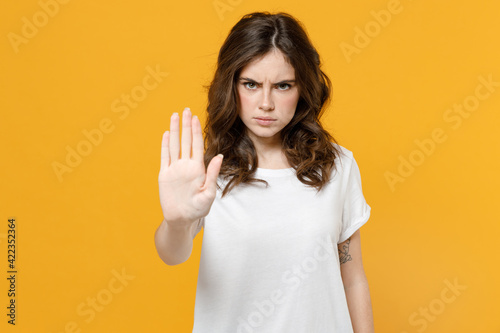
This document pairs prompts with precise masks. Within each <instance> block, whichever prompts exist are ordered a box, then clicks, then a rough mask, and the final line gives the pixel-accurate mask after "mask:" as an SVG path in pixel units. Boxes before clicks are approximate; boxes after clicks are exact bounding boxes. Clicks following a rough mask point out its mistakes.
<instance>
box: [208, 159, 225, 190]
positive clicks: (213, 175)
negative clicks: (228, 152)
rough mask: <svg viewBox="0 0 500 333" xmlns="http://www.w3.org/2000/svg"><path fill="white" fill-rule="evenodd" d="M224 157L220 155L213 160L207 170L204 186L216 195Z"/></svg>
mask: <svg viewBox="0 0 500 333" xmlns="http://www.w3.org/2000/svg"><path fill="white" fill-rule="evenodd" d="M223 158H224V156H222V154H219V155H217V156H215V157H214V158H212V160H211V161H210V163H209V164H208V168H207V177H206V179H205V185H204V186H203V187H204V188H205V189H206V190H207V191H208V192H209V193H215V191H216V190H217V176H218V175H219V172H220V168H221V166H222V160H223Z"/></svg>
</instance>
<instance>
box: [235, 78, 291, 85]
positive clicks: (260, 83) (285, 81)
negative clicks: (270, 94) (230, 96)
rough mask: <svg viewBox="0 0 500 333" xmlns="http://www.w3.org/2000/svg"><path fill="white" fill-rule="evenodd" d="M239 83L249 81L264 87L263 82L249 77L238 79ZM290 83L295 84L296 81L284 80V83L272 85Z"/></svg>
mask: <svg viewBox="0 0 500 333" xmlns="http://www.w3.org/2000/svg"><path fill="white" fill-rule="evenodd" d="M238 81H249V82H253V83H257V84H259V85H262V82H257V81H255V80H253V79H251V78H249V77H240V78H239V79H238ZM289 82H295V80H283V81H280V82H276V83H273V84H272V85H277V84H283V83H289Z"/></svg>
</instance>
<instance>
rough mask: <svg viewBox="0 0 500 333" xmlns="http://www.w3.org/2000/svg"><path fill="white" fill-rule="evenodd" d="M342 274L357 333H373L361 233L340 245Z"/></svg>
mask: <svg viewBox="0 0 500 333" xmlns="http://www.w3.org/2000/svg"><path fill="white" fill-rule="evenodd" d="M338 250H339V260H340V273H341V275H342V281H343V283H344V291H345V294H346V298H347V305H348V307H349V314H350V316H351V322H352V326H353V329H354V332H355V333H373V332H374V325H373V313H372V305H371V300H370V290H369V288H368V281H367V279H366V275H365V271H364V269H363V262H362V259H361V239H360V231H359V230H357V231H356V232H355V233H354V234H353V235H352V236H351V237H350V238H348V239H347V240H346V241H344V242H343V243H340V244H338Z"/></svg>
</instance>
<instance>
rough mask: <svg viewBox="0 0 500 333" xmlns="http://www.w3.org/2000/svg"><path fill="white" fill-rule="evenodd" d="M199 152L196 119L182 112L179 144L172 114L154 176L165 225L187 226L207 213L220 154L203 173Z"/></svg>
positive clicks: (176, 120) (200, 141)
mask: <svg viewBox="0 0 500 333" xmlns="http://www.w3.org/2000/svg"><path fill="white" fill-rule="evenodd" d="M181 148H182V150H181ZM191 150H192V154H191ZM203 153H204V145H203V136H202V133H201V124H200V121H199V119H198V117H196V116H194V117H192V116H191V111H190V110H189V109H188V108H186V109H184V112H183V117H182V142H181V143H179V115H178V114H177V113H174V114H173V115H172V117H171V119H170V131H166V132H165V133H164V134H163V138H162V144H161V166H160V173H159V175H158V184H159V191H160V204H161V207H162V210H163V217H164V218H165V220H166V221H168V222H169V223H173V224H175V225H179V226H188V225H190V224H191V223H194V222H196V221H198V219H200V218H202V217H204V216H206V215H207V214H208V213H209V211H210V207H211V206H212V203H213V201H214V199H215V194H216V190H217V176H218V174H219V171H220V167H221V164H222V155H217V156H215V157H214V158H213V159H212V160H211V161H210V163H209V165H208V168H207V170H206V172H205V164H204V162H203Z"/></svg>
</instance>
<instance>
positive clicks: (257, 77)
mask: <svg viewBox="0 0 500 333" xmlns="http://www.w3.org/2000/svg"><path fill="white" fill-rule="evenodd" d="M237 90H238V94H239V97H240V111H239V116H240V118H241V120H242V121H243V123H244V124H245V126H246V128H247V135H248V136H249V137H250V139H251V140H252V141H253V142H254V143H261V144H277V143H279V142H281V139H280V132H281V130H282V129H283V128H284V127H285V126H286V125H287V124H288V123H289V122H290V121H291V120H292V118H293V116H294V114H295V109H296V108H297V103H298V100H299V89H298V86H297V84H296V83H295V69H294V68H293V66H292V65H290V64H289V63H288V62H286V60H285V57H284V55H283V53H282V52H281V51H279V50H273V51H270V52H268V53H267V54H266V55H264V56H263V57H261V58H258V59H254V60H253V61H252V62H250V63H249V64H248V65H246V66H245V67H244V68H243V69H242V70H241V73H240V75H239V77H238V82H237Z"/></svg>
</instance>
